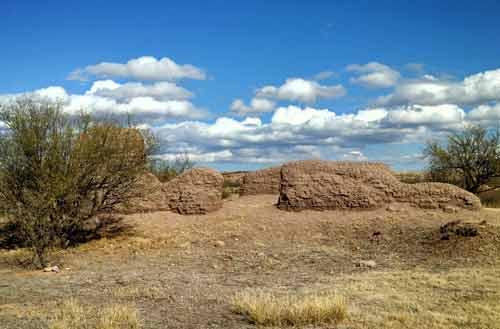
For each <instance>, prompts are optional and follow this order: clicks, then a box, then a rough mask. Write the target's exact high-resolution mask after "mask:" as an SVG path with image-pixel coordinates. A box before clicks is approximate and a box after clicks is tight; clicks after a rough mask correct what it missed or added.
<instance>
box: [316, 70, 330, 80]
mask: <svg viewBox="0 0 500 329" xmlns="http://www.w3.org/2000/svg"><path fill="white" fill-rule="evenodd" d="M334 76H336V73H335V72H333V71H321V72H319V73H318V74H316V75H315V76H314V78H313V80H316V81H321V80H326V79H329V78H332V77H334Z"/></svg>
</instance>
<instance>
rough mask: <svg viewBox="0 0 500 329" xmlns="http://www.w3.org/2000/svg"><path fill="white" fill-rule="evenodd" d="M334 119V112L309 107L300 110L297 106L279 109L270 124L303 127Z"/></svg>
mask: <svg viewBox="0 0 500 329" xmlns="http://www.w3.org/2000/svg"><path fill="white" fill-rule="evenodd" d="M335 117H336V114H335V112H331V111H328V110H326V109H324V110H318V109H314V108H310V107H306V108H305V109H302V108H300V107H297V106H288V107H280V108H278V109H277V110H276V112H275V113H274V115H273V117H272V119H271V122H272V124H273V125H293V126H297V125H303V124H305V123H307V122H310V121H313V120H315V121H318V120H322V121H324V120H332V119H334V118H335Z"/></svg>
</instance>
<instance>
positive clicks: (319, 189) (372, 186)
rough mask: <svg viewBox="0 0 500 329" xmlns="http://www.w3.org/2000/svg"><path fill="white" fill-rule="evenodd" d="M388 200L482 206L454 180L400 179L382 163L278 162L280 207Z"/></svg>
mask: <svg viewBox="0 0 500 329" xmlns="http://www.w3.org/2000/svg"><path fill="white" fill-rule="evenodd" d="M391 203H405V204H409V205H411V206H414V207H418V208H427V209H438V208H441V209H447V208H449V207H459V208H465V209H471V210H476V209H479V208H480V207H481V202H480V201H479V199H478V198H477V197H476V196H475V195H474V194H472V193H469V192H467V191H465V190H462V189H460V188H458V187H456V186H453V185H449V184H443V183H418V184H405V183H402V182H400V181H399V180H398V179H397V178H396V177H395V176H394V175H393V173H392V172H391V170H390V169H389V167H387V166H386V165H384V164H381V163H360V162H337V161H320V160H305V161H295V162H290V163H287V164H285V165H283V166H282V167H281V185H280V196H279V200H278V207H279V208H280V209H283V210H304V209H316V210H327V209H374V208H379V207H382V206H385V205H387V204H391Z"/></svg>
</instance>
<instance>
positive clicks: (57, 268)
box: [43, 265, 61, 273]
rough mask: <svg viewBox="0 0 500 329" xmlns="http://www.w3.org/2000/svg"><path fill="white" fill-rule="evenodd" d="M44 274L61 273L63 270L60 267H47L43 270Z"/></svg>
mask: <svg viewBox="0 0 500 329" xmlns="http://www.w3.org/2000/svg"><path fill="white" fill-rule="evenodd" d="M43 271H44V272H54V273H59V272H61V269H60V268H59V266H57V265H56V266H47V267H45V268H44V269H43Z"/></svg>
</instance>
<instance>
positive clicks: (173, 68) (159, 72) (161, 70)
mask: <svg viewBox="0 0 500 329" xmlns="http://www.w3.org/2000/svg"><path fill="white" fill-rule="evenodd" d="M89 76H95V77H102V78H109V77H117V78H131V79H135V80H167V81H171V80H179V79H195V80H204V79H205V78H206V75H205V72H204V71H203V70H201V69H200V68H197V67H196V66H193V65H191V64H177V63H176V62H174V61H173V60H172V59H170V58H168V57H163V58H160V59H156V58H155V57H152V56H143V57H139V58H134V59H131V60H129V61H128V62H127V63H124V64H122V63H113V62H102V63H99V64H95V65H89V66H87V67H85V68H83V69H76V70H75V71H73V72H71V73H70V75H69V76H68V79H69V80H87V79H88V77H89Z"/></svg>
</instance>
